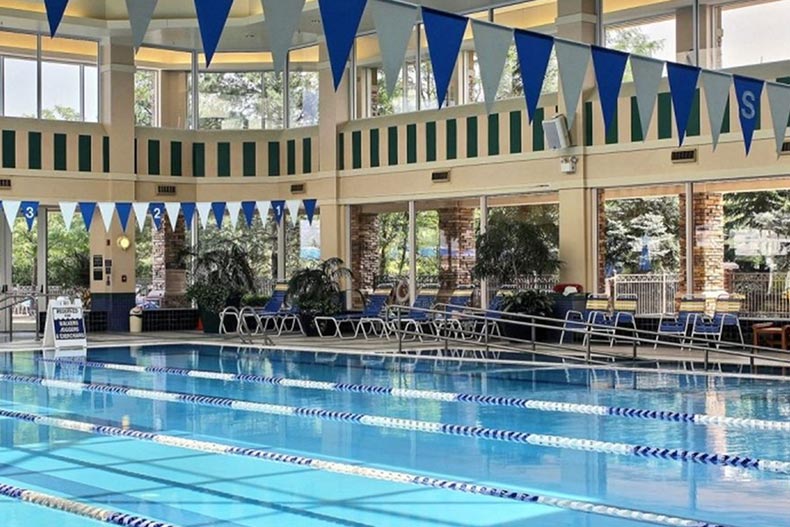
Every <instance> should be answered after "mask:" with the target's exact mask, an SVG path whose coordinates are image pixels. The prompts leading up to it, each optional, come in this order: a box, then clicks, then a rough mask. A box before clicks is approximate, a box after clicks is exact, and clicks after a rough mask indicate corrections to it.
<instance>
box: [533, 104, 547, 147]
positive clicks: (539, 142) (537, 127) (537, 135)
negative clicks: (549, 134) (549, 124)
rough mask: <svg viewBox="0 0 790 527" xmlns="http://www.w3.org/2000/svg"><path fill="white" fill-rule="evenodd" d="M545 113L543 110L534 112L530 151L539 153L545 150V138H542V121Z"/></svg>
mask: <svg viewBox="0 0 790 527" xmlns="http://www.w3.org/2000/svg"><path fill="white" fill-rule="evenodd" d="M545 114H546V111H545V110H544V109H543V108H537V109H536V110H535V118H534V119H533V120H532V151H533V152H541V151H543V150H544V149H545V148H546V138H545V137H544V136H543V119H544V116H545Z"/></svg>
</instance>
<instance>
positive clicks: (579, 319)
mask: <svg viewBox="0 0 790 527" xmlns="http://www.w3.org/2000/svg"><path fill="white" fill-rule="evenodd" d="M609 316H610V315H609V297H608V296H606V295H596V294H591V295H590V296H588V297H587V302H586V303H585V305H584V311H568V312H567V313H566V314H565V321H564V322H563V324H562V333H560V344H564V343H565V333H566V332H568V333H571V335H573V334H574V333H578V332H582V331H583V332H584V343H585V344H586V343H587V338H589V331H590V328H589V324H596V325H606V324H607V320H608V319H609ZM604 331H607V332H608V331H609V330H604ZM572 341H573V337H571V342H572Z"/></svg>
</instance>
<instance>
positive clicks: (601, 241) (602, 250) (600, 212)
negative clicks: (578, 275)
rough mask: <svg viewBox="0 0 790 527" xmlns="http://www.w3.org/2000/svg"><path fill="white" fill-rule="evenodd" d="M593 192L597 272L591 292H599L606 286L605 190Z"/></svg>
mask: <svg viewBox="0 0 790 527" xmlns="http://www.w3.org/2000/svg"><path fill="white" fill-rule="evenodd" d="M593 192H594V201H595V212H596V217H595V223H594V226H595V231H596V240H597V242H596V245H595V248H596V252H595V261H596V266H597V267H596V268H597V272H596V274H595V278H596V283H594V284H593V285H592V287H593V291H592V292H594V293H600V292H602V291H603V290H604V288H605V287H606V192H605V191H604V190H603V189H595V190H594V191H593Z"/></svg>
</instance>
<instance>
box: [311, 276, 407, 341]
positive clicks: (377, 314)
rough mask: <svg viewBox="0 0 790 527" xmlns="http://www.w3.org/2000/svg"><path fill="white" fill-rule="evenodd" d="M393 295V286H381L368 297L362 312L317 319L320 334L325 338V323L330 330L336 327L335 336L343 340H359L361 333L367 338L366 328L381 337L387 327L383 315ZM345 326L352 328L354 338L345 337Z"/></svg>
mask: <svg viewBox="0 0 790 527" xmlns="http://www.w3.org/2000/svg"><path fill="white" fill-rule="evenodd" d="M391 295H392V284H379V286H378V287H377V288H376V290H375V291H373V293H371V294H370V296H368V297H367V299H366V302H365V308H364V309H363V310H362V311H359V312H349V313H342V314H340V315H336V316H333V317H315V323H316V328H317V329H318V334H319V335H320V336H321V337H324V336H325V335H324V332H323V330H322V329H321V325H322V323H324V324H327V325H328V326H329V328H330V330H331V328H332V327H334V332H332V333H333V336H335V337H338V338H341V339H354V338H357V337H358V336H359V332H360V331H361V332H362V334H363V335H364V336H365V338H367V336H368V334H367V329H366V326H368V327H370V328H371V331H372V332H373V333H374V334H377V335H380V334H381V331H383V330H384V327H385V326H386V324H384V322H383V321H382V319H381V315H382V312H383V311H384V309H385V308H386V305H387V301H388V300H389V298H390V296H391ZM343 324H348V325H350V326H351V329H352V330H353V332H354V333H353V336H351V337H347V336H344V335H343V331H342V330H343ZM376 328H379V330H378V331H376Z"/></svg>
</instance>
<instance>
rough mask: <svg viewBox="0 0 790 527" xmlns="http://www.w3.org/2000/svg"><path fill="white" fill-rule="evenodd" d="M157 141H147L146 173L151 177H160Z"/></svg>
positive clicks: (158, 145)
mask: <svg viewBox="0 0 790 527" xmlns="http://www.w3.org/2000/svg"><path fill="white" fill-rule="evenodd" d="M159 150H160V143H159V140H158V139H149V140H148V173H149V174H150V175H152V176H158V175H160V174H161V173H162V172H161V169H160V164H161V153H160V151H159Z"/></svg>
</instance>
